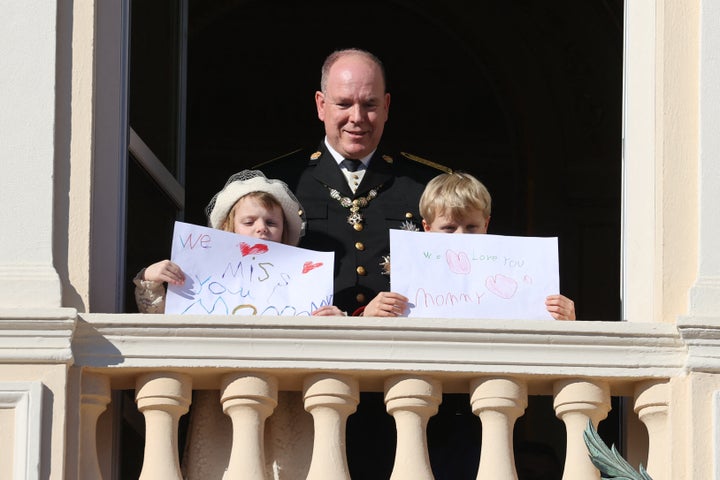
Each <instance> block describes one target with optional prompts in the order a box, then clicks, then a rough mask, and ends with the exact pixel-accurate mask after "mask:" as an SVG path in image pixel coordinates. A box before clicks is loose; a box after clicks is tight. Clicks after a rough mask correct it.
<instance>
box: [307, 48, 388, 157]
mask: <svg viewBox="0 0 720 480" xmlns="http://www.w3.org/2000/svg"><path fill="white" fill-rule="evenodd" d="M326 90H327V91H326V92H325V93H323V92H316V93H315V104H316V106H317V111H318V118H320V120H322V121H323V122H324V123H325V134H326V135H327V138H328V142H329V143H330V145H331V146H332V147H333V148H334V149H335V150H336V151H337V152H338V153H340V154H342V155H343V156H344V157H345V158H354V159H361V158H363V157H365V156H367V155H369V154H370V153H371V152H372V151H373V150H375V149H376V148H377V146H378V143H380V138H381V137H382V133H383V129H384V127H385V122H386V121H387V118H388V109H389V107H390V94H389V93H385V84H384V82H383V78H382V73H381V72H380V69H379V68H378V66H377V65H375V64H374V63H373V62H371V61H370V60H368V59H366V58H364V57H362V56H359V55H348V56H345V57H342V58H340V59H339V60H337V61H336V62H335V63H334V64H333V66H332V68H331V69H330V72H329V75H328V78H327V87H326Z"/></svg>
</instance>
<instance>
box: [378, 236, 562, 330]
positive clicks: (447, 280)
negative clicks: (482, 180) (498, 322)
mask: <svg viewBox="0 0 720 480" xmlns="http://www.w3.org/2000/svg"><path fill="white" fill-rule="evenodd" d="M390 254H391V259H390V263H391V269H390V285H391V290H392V291H393V292H397V293H401V294H403V295H405V296H406V297H408V298H409V299H410V305H411V308H410V313H409V315H408V316H410V317H439V318H525V319H538V320H539V319H547V320H552V316H551V315H550V314H549V313H548V311H547V310H546V308H545V297H547V296H548V295H552V294H557V293H559V292H560V279H559V273H558V248H557V238H556V237H552V238H538V237H510V236H504V235H452V234H447V233H431V232H407V231H403V230H390Z"/></svg>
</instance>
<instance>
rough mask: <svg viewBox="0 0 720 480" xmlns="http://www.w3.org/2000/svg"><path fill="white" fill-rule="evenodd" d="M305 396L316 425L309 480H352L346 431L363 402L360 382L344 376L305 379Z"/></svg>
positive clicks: (307, 407)
mask: <svg viewBox="0 0 720 480" xmlns="http://www.w3.org/2000/svg"><path fill="white" fill-rule="evenodd" d="M303 396H304V399H305V410H307V411H308V412H310V414H311V415H312V416H313V422H314V425H315V439H314V441H313V453H312V460H311V462H310V471H309V472H308V475H307V480H327V479H329V478H331V479H333V480H343V479H344V480H350V471H349V470H348V465H347V451H346V447H345V445H346V442H345V428H346V423H347V417H348V416H349V415H350V414H351V413H353V412H354V411H355V409H356V408H357V405H358V402H359V399H360V394H359V387H358V382H357V380H356V379H354V378H352V377H347V376H344V375H325V374H318V375H312V376H311V377H308V378H307V379H305V382H304V385H303Z"/></svg>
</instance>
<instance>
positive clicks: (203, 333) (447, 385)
mask: <svg viewBox="0 0 720 480" xmlns="http://www.w3.org/2000/svg"><path fill="white" fill-rule="evenodd" d="M72 348H73V354H74V366H75V368H79V369H81V372H82V374H81V377H82V382H81V392H80V395H79V398H78V402H79V403H80V406H79V410H80V412H81V413H80V418H81V424H82V426H81V429H80V432H81V433H80V437H81V438H80V442H79V446H78V450H79V451H78V455H79V458H80V459H81V461H80V462H79V469H80V473H79V476H80V477H81V478H88V479H90V478H92V479H99V478H102V475H101V468H100V466H99V462H98V460H97V459H98V455H97V451H96V440H95V435H96V433H95V432H96V424H97V421H98V417H99V415H100V413H101V412H102V410H103V409H104V408H105V407H106V406H107V405H108V404H110V402H111V398H112V395H111V392H112V390H120V389H134V390H135V399H136V403H137V408H138V410H139V411H140V412H142V414H143V416H144V419H145V426H146V435H145V438H146V440H145V446H144V463H143V467H142V474H141V477H140V478H141V479H151V478H152V479H156V478H163V479H173V478H177V479H180V478H182V477H181V473H180V467H179V460H178V447H177V442H178V422H179V419H180V417H181V416H182V415H183V414H185V413H186V412H187V411H188V408H191V401H192V392H193V389H195V390H219V391H220V397H219V398H220V402H221V405H222V410H223V411H224V413H225V414H226V415H228V417H229V418H230V420H231V422H232V437H231V439H230V441H231V442H232V445H231V446H230V447H229V450H230V455H229V457H228V458H227V467H226V468H227V470H226V472H225V477H224V478H226V479H231V478H238V479H244V480H246V479H251V480H255V479H257V480H260V479H266V478H272V477H273V476H275V477H276V478H283V476H282V472H278V471H277V470H275V471H273V468H272V467H271V463H272V461H273V458H271V457H269V456H268V455H267V452H266V451H265V440H266V439H265V438H264V435H265V431H266V429H265V426H266V423H267V419H268V418H270V417H271V416H272V415H273V413H274V411H275V410H276V409H277V408H281V407H282V406H283V405H282V398H283V395H282V393H283V392H301V394H302V401H303V405H304V409H305V410H306V411H307V412H309V414H310V415H311V416H312V423H313V428H312V430H313V431H312V432H311V436H310V437H309V438H311V439H312V440H311V444H312V454H311V458H310V459H309V461H308V462H305V463H303V462H302V461H299V462H298V463H299V464H300V465H306V471H305V472H304V474H306V476H305V478H307V479H311V480H321V479H322V480H326V479H349V478H350V473H349V469H348V463H347V457H346V441H345V435H346V423H347V420H348V418H349V416H350V415H352V414H353V413H354V412H355V411H356V408H357V406H358V402H359V401H360V399H361V392H384V399H385V405H386V409H387V413H388V414H389V415H391V416H392V417H393V418H394V421H395V428H396V434H397V445H396V449H395V461H394V466H393V469H392V475H391V477H390V478H391V480H405V479H407V480H418V479H432V478H433V472H432V468H431V463H430V453H431V452H429V449H428V441H427V433H426V430H427V425H428V421H429V420H430V419H431V417H432V416H433V415H435V414H436V412H437V411H438V406H439V405H440V403H441V402H442V399H443V395H444V394H449V393H463V394H467V395H468V398H469V402H470V408H471V410H472V412H473V413H474V414H475V415H476V416H477V418H476V419H475V421H477V422H479V423H480V424H481V426H482V447H481V449H480V460H479V464H478V465H477V478H478V479H486V478H493V479H508V480H510V479H517V478H518V477H517V473H516V470H515V458H514V452H513V444H514V442H513V429H514V425H515V423H516V421H517V419H518V418H520V417H522V416H523V415H524V414H525V410H526V408H527V405H528V398H529V397H530V396H534V395H548V396H550V395H551V396H552V398H553V408H554V414H555V415H556V416H557V417H558V418H559V419H560V420H561V421H562V422H563V423H564V425H565V429H566V433H567V435H566V438H567V440H566V445H565V452H566V454H565V464H564V473H563V479H565V480H570V479H573V480H575V479H579V478H582V479H591V478H600V476H599V473H598V471H597V470H596V469H595V467H594V466H593V465H592V463H591V462H590V460H589V457H588V453H587V449H586V447H585V444H584V442H583V430H584V429H585V427H586V426H587V422H588V420H589V421H591V422H592V423H593V425H595V426H596V427H597V426H598V425H599V424H600V423H601V422H602V420H603V419H604V418H606V416H607V415H608V412H609V411H610V408H611V397H615V396H617V397H628V398H630V399H631V400H632V407H633V410H634V412H635V413H636V414H637V418H638V419H639V420H640V421H641V422H642V423H643V424H644V425H645V427H646V430H647V434H648V447H649V448H648V453H647V461H646V462H643V463H644V464H645V465H646V467H647V470H648V472H649V473H650V474H651V475H652V476H653V478H654V479H655V480H663V479H666V478H670V477H669V472H670V469H669V465H668V464H669V462H670V451H669V444H668V442H669V440H668V438H667V435H666V432H667V424H668V412H669V409H670V391H669V386H668V385H669V382H670V381H671V380H672V379H673V378H675V377H681V376H683V375H684V374H685V364H686V357H687V347H686V344H685V342H684V341H683V339H682V338H681V335H680V334H679V333H678V329H677V327H676V326H675V325H666V324H649V323H643V324H638V323H627V322H545V321H520V320H517V321H499V320H482V319H477V320H468V319H408V318H400V319H391V320H385V319H378V318H363V317H357V318H353V317H342V318H327V317H323V318H307V317H303V318H295V317H221V316H171V315H102V314H80V316H79V320H78V324H77V327H76V331H75V335H74V338H73V342H72ZM279 393H280V395H279ZM279 401H280V404H279V403H278V402H279ZM283 418H287V419H289V420H292V417H283ZM301 451H302V449H298V451H297V452H298V454H300V452H301ZM368 461H372V459H368ZM285 478H291V477H285Z"/></svg>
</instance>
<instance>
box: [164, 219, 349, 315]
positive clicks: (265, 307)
mask: <svg viewBox="0 0 720 480" xmlns="http://www.w3.org/2000/svg"><path fill="white" fill-rule="evenodd" d="M334 257H335V254H334V253H333V252H316V251H313V250H307V249H304V248H297V247H292V246H289V245H283V244H281V243H276V242H270V241H266V240H260V239H257V238H253V237H246V236H244V235H237V234H235V233H229V232H224V231H222V230H216V229H213V228H207V227H201V226H198V225H191V224H188V223H183V222H175V229H174V232H173V242H172V256H171V259H172V261H173V262H175V263H177V264H178V265H179V266H180V268H182V270H183V272H185V284H184V285H182V286H175V285H170V286H169V287H168V293H167V299H166V302H165V312H166V313H176V314H204V315H206V314H216V315H289V316H299V315H310V314H311V313H312V312H313V311H314V310H316V309H318V308H320V307H321V306H324V305H332V300H333V264H334Z"/></svg>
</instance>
